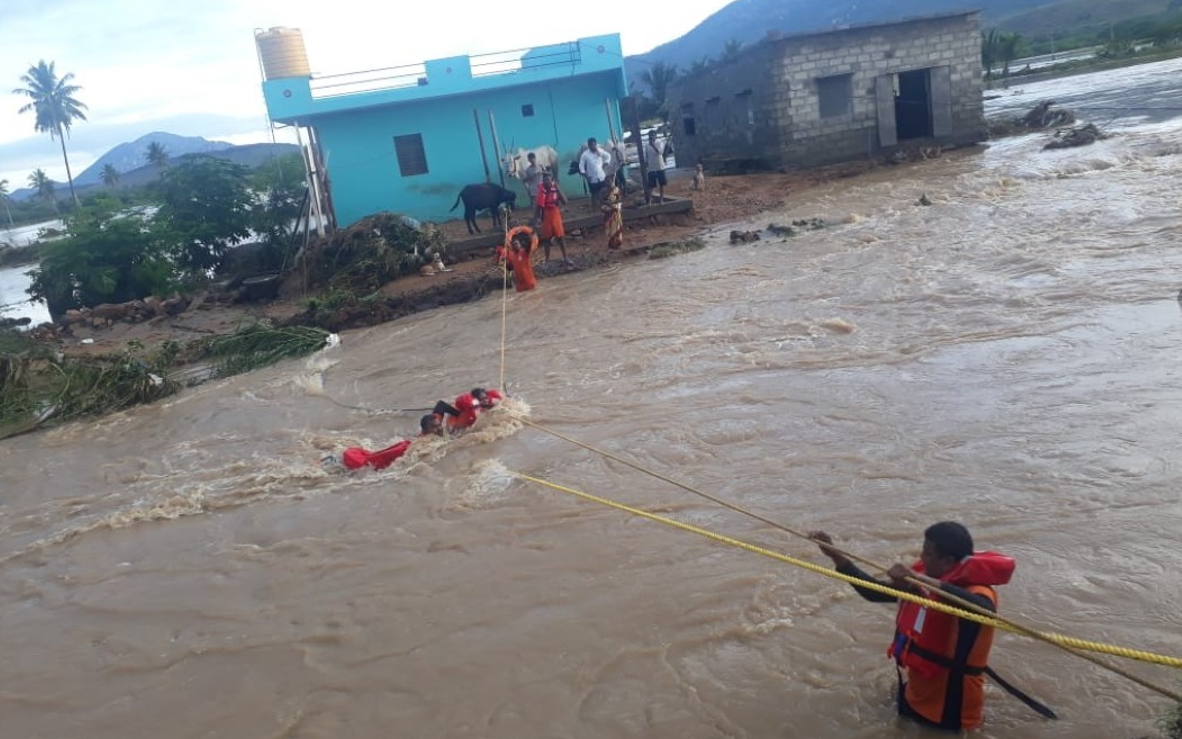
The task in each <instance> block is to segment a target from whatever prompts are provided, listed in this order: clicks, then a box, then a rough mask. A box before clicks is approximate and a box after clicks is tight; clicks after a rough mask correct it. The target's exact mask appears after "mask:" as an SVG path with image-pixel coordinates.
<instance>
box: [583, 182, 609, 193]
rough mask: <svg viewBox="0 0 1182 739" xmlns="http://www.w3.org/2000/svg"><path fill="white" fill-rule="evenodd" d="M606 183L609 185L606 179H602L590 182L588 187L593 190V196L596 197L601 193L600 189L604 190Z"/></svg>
mask: <svg viewBox="0 0 1182 739" xmlns="http://www.w3.org/2000/svg"><path fill="white" fill-rule="evenodd" d="M606 185H607V181H606V180H602V181H600V182H588V183H587V189H588V190H590V191H591V197H595V196H596V195H598V194H599V191H600V190H602V189H603V188H604V187H605V186H606Z"/></svg>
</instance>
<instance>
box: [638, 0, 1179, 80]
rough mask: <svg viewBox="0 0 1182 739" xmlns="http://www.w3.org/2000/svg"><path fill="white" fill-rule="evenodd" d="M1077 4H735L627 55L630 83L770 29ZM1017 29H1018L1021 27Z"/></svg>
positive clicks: (997, 16) (1123, 2)
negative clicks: (660, 65)
mask: <svg viewBox="0 0 1182 739" xmlns="http://www.w3.org/2000/svg"><path fill="white" fill-rule="evenodd" d="M1076 1H1079V0H1068V2H1067V3H1064V2H1063V0H976V2H972V1H971V0H967V1H966V0H952V1H951V2H950V1H949V0H891V1H890V2H887V1H886V0H878V2H866V1H865V0H735V1H734V2H732V3H731V4H730V5H727V6H726V7H724V8H722V9H721V10H719V11H718V12H717V13H715V14H714V15H711V16H710V17H709V18H707V19H705V20H704V21H702V22H701V23H699V24H698V25H697V26H696V27H694V29H693V30H691V31H690V32H689V33H687V34H685V35H684V36H682V37H680V38H677V39H674V40H673V41H670V42H669V43H666V44H662V45H660V46H658V47H656V48H655V49H653V50H652V51H649V52H647V53H645V54H637V55H634V56H630V57H627V59H626V60H625V65H626V68H627V69H628V73H629V77H630V82H629V84H630V85H636V86H637V88H638V89H640V90H643V89H644V87H643V84H642V83H641V82H640V78H641V75H643V74H644V70H645V69H647V68H648V67H649V66H650V65H652V64H653V63H655V62H664V63H666V64H675V65H677V66H678V67H680V68H682V69H685V68H687V67H689V66H690V65H692V64H693V63H694V62H695V61H696V60H699V59H702V58H717V57H718V56H719V54H720V53H721V52H722V50H723V47H725V46H726V43H727V42H728V41H730V40H732V39H737V40H739V41H741V42H742V43H743V44H744V45H747V46H749V45H751V44H754V43H756V42H758V41H760V40H762V39H764V38H765V37H766V36H767V35H768V33H769V32H770V31H778V32H780V33H783V34H794V33H807V32H810V31H827V30H833V29H837V28H842V27H845V26H851V25H861V24H866V23H883V22H888V21H895V20H900V19H903V18H914V17H918V16H925V15H938V14H942V13H950V12H955V11H959V10H980V11H981V12H982V16H983V19H984V20H983V24H982V25H983V26H985V27H993V26H996V25H999V24H1001V23H1003V22H1004V21H1005V20H1006V19H1008V18H1011V17H1014V16H1017V15H1019V14H1023V13H1032V12H1034V11H1036V10H1038V9H1042V8H1045V7H1046V6H1053V5H1057V4H1070V3H1071V2H1076ZM1083 1H1086V2H1088V3H1091V4H1093V5H1096V6H1106V7H1107V8H1109V9H1110V10H1112V11H1114V12H1121V13H1125V14H1126V17H1127V13H1128V12H1130V10H1129V9H1130V6H1133V5H1140V4H1141V3H1143V2H1155V3H1160V4H1166V5H1168V4H1169V3H1170V2H1172V1H1173V0H1083ZM1018 30H1021V29H1020V27H1019V29H1018Z"/></svg>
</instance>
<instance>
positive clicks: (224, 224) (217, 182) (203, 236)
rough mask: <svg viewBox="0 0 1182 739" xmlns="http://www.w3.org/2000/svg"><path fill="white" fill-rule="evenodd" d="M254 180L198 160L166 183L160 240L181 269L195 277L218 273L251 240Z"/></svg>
mask: <svg viewBox="0 0 1182 739" xmlns="http://www.w3.org/2000/svg"><path fill="white" fill-rule="evenodd" d="M249 174H250V170H249V169H248V168H247V167H244V166H242V165H241V164H234V163H233V162H227V161H225V160H223V159H214V158H213V157H209V156H195V157H191V158H186V159H185V160H184V161H183V162H182V163H181V164H180V165H178V166H175V167H170V168H169V169H167V170H166V171H165V172H164V175H163V177H161V181H160V190H159V193H160V209H159V210H158V211H156V215H155V216H154V219H155V221H156V223H157V224H158V227H159V229H160V234H161V236H162V237H164V238H166V240H168V241H169V242H170V243H174V244H175V245H176V246H175V253H174V255H173V256H174V258H175V259H176V263H177V264H178V265H179V266H180V267H181V268H182V269H183V270H185V271H187V272H188V273H189V274H190V276H193V277H199V276H203V275H206V274H208V271H209V270H216V269H217V268H218V266H220V265H221V263H222V260H223V259H224V258H225V255H226V251H227V250H228V249H229V248H230V247H232V246H234V245H236V244H238V243H240V242H241V241H242V240H243V239H245V238H246V237H247V236H249V235H250V227H251V225H252V223H253V219H254V209H255V208H254V203H255V201H254V196H253V195H252V193H251V191H250V189H249V180H248V176H249Z"/></svg>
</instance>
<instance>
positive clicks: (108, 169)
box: [99, 162, 119, 187]
mask: <svg viewBox="0 0 1182 739" xmlns="http://www.w3.org/2000/svg"><path fill="white" fill-rule="evenodd" d="M99 177H101V178H102V180H103V184H104V185H106V186H107V187H118V186H119V170H117V169H115V165H114V164H111V163H110V162H108V163H106V164H104V165H103V170H102V172H100V173H99Z"/></svg>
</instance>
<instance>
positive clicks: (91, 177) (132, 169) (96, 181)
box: [11, 132, 300, 200]
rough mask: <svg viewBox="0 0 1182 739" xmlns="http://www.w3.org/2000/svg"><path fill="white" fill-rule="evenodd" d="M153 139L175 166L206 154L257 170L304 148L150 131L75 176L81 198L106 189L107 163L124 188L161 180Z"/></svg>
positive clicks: (19, 193)
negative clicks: (152, 157)
mask: <svg viewBox="0 0 1182 739" xmlns="http://www.w3.org/2000/svg"><path fill="white" fill-rule="evenodd" d="M152 141H159V142H160V144H161V145H162V146H164V150H165V152H167V153H168V154H170V155H172V156H170V157H169V159H168V162H169V164H170V165H172V166H175V165H177V164H180V163H182V162H183V161H184V160H185V159H186V158H187V157H191V156H196V155H201V154H204V155H206V156H211V157H214V158H215V159H224V160H226V161H229V162H234V163H236V164H242V165H245V166H247V167H250V168H251V169H254V168H255V167H258V166H259V165H260V164H262V163H263V162H265V161H267V160H268V159H272V158H274V157H279V156H284V155H287V154H298V153H299V151H300V147H298V146H296V145H295V144H244V145H242V146H235V145H233V144H227V143H226V142H224V141H208V140H206V139H203V138H201V137H200V136H177V135H175V134H171V133H163V132H157V133H150V134H148V135H147V136H141V137H140V138H138V139H136V140H135V141H131V142H128V143H123V144H119V145H118V146H116V147H115V148H114V149H111V150H110V151H109V152H107V153H106V154H104V155H102V156H101V157H99V158H98V160H97V161H96V162H95V163H94V164H92V165H90V166H89V167H87V168H86V169H85V170H83V172H82V174H80V175H78V177H77V178H75V179H74V189H75V190H76V191H77V193H78V197H82V196H83V195H86V194H87V193H91V192H95V191H98V190H104V189H106V185H104V184H103V183H102V178H101V176H100V174H101V172H102V170H103V166H104V165H105V164H107V163H110V164H112V165H114V166H115V169H116V170H118V171H119V186H120V187H137V186H140V185H146V184H148V183H149V182H152V181H153V180H155V179H157V178H158V177H159V176H160V170H159V169H158V168H157V167H155V166H154V165H151V164H148V163H147V161H146V159H145V157H144V154H143V153H144V152H145V151H147V148H148V144H149V143H151V142H152ZM169 142H171V143H169ZM120 163H123V167H125V168H121V167H120ZM57 184H58V187H57V195H58V198H59V199H60V198H63V197H68V196H69V191H68V189H67V188H66V184H65V183H64V182H61V183H57ZM33 194H34V190H33V189H32V188H22V189H20V190H16V191H14V192H12V193H11V196H12V199H13V200H25V199H27V198H29V197H32V196H33Z"/></svg>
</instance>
